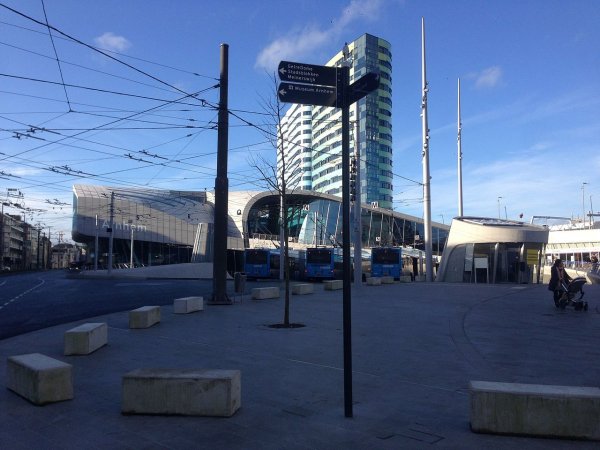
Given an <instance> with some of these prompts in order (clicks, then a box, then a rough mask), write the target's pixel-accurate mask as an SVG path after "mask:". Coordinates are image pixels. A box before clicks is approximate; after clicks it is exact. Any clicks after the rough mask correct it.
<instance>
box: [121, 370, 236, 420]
mask: <svg viewBox="0 0 600 450" xmlns="http://www.w3.org/2000/svg"><path fill="white" fill-rule="evenodd" d="M122 389H123V392H122V394H123V398H122V405H121V411H122V413H123V414H162V415H184V416H218V417H230V416H232V415H233V414H234V413H235V412H236V411H237V410H238V409H239V408H240V406H241V372H240V371H239V370H206V369H137V370H134V371H132V372H129V373H127V374H125V375H124V376H123V385H122Z"/></svg>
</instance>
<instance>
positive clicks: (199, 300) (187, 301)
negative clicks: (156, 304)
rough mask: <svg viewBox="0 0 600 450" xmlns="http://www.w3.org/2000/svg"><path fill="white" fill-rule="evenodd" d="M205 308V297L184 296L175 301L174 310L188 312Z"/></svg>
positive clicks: (180, 312) (176, 312) (178, 312)
mask: <svg viewBox="0 0 600 450" xmlns="http://www.w3.org/2000/svg"><path fill="white" fill-rule="evenodd" d="M203 309H204V298H203V297H183V298H176V299H175V301H173V312H174V313H175V314H188V313H192V312H195V311H202V310H203Z"/></svg>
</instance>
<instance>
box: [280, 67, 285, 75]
mask: <svg viewBox="0 0 600 450" xmlns="http://www.w3.org/2000/svg"><path fill="white" fill-rule="evenodd" d="M286 72H287V70H285V67H280V68H279V73H280V74H281V75H285V73H286Z"/></svg>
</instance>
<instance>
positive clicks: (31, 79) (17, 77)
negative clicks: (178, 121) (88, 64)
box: [0, 73, 218, 108]
mask: <svg viewBox="0 0 600 450" xmlns="http://www.w3.org/2000/svg"><path fill="white" fill-rule="evenodd" d="M0 77H5V78H12V79H16V80H24V81H34V82H36V83H44V84H52V85H58V86H62V85H63V83H59V82H58V81H50V80H42V79H39V78H31V77H24V76H20V75H14V74H8V73H0ZM64 86H67V87H70V88H76V89H84V90H87V91H93V92H101V93H104V94H113V95H121V96H124V97H133V98H139V99H142V100H151V101H155V102H164V103H171V104H172V103H176V104H179V105H188V106H195V107H198V106H202V107H206V106H207V105H208V107H210V108H217V107H216V106H215V105H213V104H211V103H210V102H209V101H207V100H205V99H197V100H200V102H201V104H196V103H185V102H182V101H181V100H179V101H174V100H166V99H163V98H157V97H149V96H146V95H139V94H129V93H127V92H118V91H111V90H109V89H100V88H93V87H89V86H79V85H76V84H67V83H65V84H64ZM216 88H218V85H214V86H211V87H209V88H206V89H202V90H200V91H198V92H196V93H194V94H186V95H185V96H183V97H180V99H185V98H194V99H196V97H195V96H196V95H197V94H199V93H200V92H203V91H206V90H208V89H216Z"/></svg>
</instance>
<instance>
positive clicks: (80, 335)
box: [64, 323, 108, 355]
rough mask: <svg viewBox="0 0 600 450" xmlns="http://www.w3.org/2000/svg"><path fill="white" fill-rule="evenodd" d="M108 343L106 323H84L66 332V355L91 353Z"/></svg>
mask: <svg viewBox="0 0 600 450" xmlns="http://www.w3.org/2000/svg"><path fill="white" fill-rule="evenodd" d="M107 343H108V326H107V325H106V323H84V324H83V325H79V326H78V327H75V328H71V329H70V330H68V331H66V332H65V352H64V353H65V355H89V354H90V353H92V352H95V351H96V350H98V349H99V348H100V347H102V346H104V345H106V344H107Z"/></svg>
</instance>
